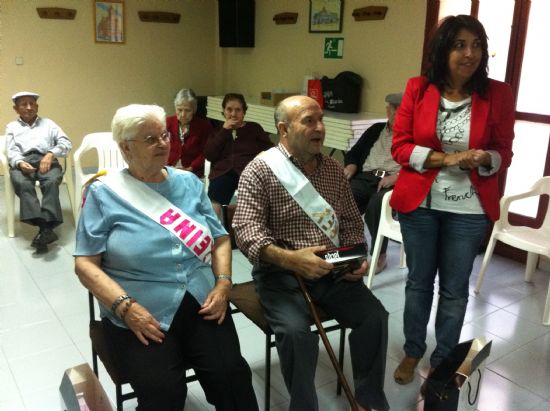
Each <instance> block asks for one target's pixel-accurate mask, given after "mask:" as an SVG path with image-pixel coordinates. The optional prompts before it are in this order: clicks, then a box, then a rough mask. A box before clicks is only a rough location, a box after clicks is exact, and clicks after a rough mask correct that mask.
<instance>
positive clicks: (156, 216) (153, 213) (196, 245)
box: [97, 170, 212, 263]
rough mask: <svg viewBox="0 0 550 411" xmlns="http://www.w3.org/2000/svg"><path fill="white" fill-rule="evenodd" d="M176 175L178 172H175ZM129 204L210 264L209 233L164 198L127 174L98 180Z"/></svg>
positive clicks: (105, 176) (205, 228)
mask: <svg viewBox="0 0 550 411" xmlns="http://www.w3.org/2000/svg"><path fill="white" fill-rule="evenodd" d="M176 172H179V171H178V170H176ZM97 179H98V180H100V181H101V182H103V183H104V184H106V185H107V186H108V187H109V188H111V189H112V190H113V191H114V192H115V193H116V194H117V195H119V196H120V197H121V198H123V199H124V200H126V202H128V204H129V205H131V206H132V207H134V208H135V209H137V210H139V211H141V212H142V213H143V214H145V215H146V216H147V217H149V218H151V219H152V220H153V221H155V222H156V223H158V224H159V225H160V226H161V227H164V228H165V229H167V230H168V231H170V232H171V233H172V234H174V235H175V236H176V237H178V238H179V239H180V241H181V242H182V243H183V245H184V246H185V247H187V248H188V249H189V250H190V251H191V252H192V253H193V254H195V255H196V256H197V258H198V259H199V260H201V261H202V262H205V263H210V258H211V257H212V234H211V233H210V229H209V228H208V227H206V226H203V225H201V224H199V223H197V222H196V221H195V220H193V219H192V218H191V217H189V216H188V215H187V214H185V213H184V212H183V211H181V210H180V209H179V208H178V207H176V206H175V205H173V204H172V203H171V202H170V201H168V200H167V199H166V198H164V197H163V196H161V195H160V194H159V193H157V192H156V191H154V190H152V189H151V188H149V187H148V186H147V185H146V184H144V183H142V182H141V181H139V180H136V179H135V178H134V177H132V176H131V175H130V174H128V172H127V171H124V170H122V171H112V172H110V173H109V174H107V175H104V176H100V177H98V178H97Z"/></svg>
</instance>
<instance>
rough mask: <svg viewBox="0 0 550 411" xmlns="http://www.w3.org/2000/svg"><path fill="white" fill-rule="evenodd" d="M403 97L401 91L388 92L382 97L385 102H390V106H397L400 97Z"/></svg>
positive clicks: (399, 102)
mask: <svg viewBox="0 0 550 411" xmlns="http://www.w3.org/2000/svg"><path fill="white" fill-rule="evenodd" d="M402 98H403V93H392V94H388V95H387V96H386V98H385V99H384V100H385V101H386V103H389V104H391V105H392V106H396V107H397V106H399V105H400V104H401V99H402Z"/></svg>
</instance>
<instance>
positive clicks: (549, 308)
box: [542, 284, 550, 325]
mask: <svg viewBox="0 0 550 411" xmlns="http://www.w3.org/2000/svg"><path fill="white" fill-rule="evenodd" d="M542 323H543V324H544V325H550V284H548V294H546V304H544V314H543V315H542Z"/></svg>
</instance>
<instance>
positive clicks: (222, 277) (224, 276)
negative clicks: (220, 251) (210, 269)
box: [214, 274, 233, 288]
mask: <svg viewBox="0 0 550 411" xmlns="http://www.w3.org/2000/svg"><path fill="white" fill-rule="evenodd" d="M214 277H216V281H218V280H227V281H229V284H230V285H231V288H233V280H232V279H231V275H229V274H218V275H215V276H214Z"/></svg>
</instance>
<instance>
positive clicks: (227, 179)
mask: <svg viewBox="0 0 550 411" xmlns="http://www.w3.org/2000/svg"><path fill="white" fill-rule="evenodd" d="M238 185H239V175H238V174H237V173H235V171H233V170H231V171H228V172H227V173H225V174H223V175H221V176H218V177H216V178H213V179H211V180H210V185H209V186H208V197H210V200H212V201H215V202H216V203H218V204H229V203H230V202H231V199H232V198H233V195H234V194H235V190H237V186H238Z"/></svg>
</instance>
